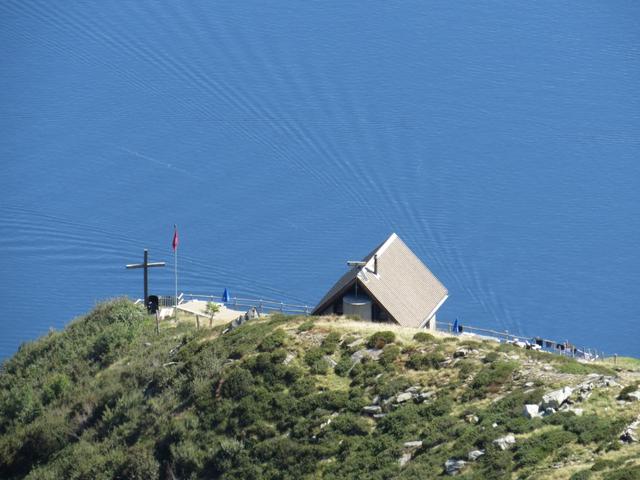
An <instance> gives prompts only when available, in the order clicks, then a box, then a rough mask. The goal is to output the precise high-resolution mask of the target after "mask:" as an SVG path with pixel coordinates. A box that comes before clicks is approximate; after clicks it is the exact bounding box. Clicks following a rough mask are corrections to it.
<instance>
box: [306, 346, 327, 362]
mask: <svg viewBox="0 0 640 480" xmlns="http://www.w3.org/2000/svg"><path fill="white" fill-rule="evenodd" d="M322 358H324V351H323V350H322V348H320V347H313V348H310V349H309V350H307V352H306V353H305V354H304V362H305V363H306V364H307V365H308V366H311V365H313V364H314V363H316V362H317V361H319V360H322Z"/></svg>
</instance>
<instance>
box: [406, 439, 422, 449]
mask: <svg viewBox="0 0 640 480" xmlns="http://www.w3.org/2000/svg"><path fill="white" fill-rule="evenodd" d="M420 447H422V440H413V441H412V442H404V448H408V449H412V450H415V449H416V448H420Z"/></svg>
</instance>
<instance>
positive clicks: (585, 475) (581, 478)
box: [569, 470, 591, 480]
mask: <svg viewBox="0 0 640 480" xmlns="http://www.w3.org/2000/svg"><path fill="white" fill-rule="evenodd" d="M590 478H591V472H590V471H589V470H578V471H577V472H576V473H574V474H573V475H571V476H570V477H569V480H589V479H590Z"/></svg>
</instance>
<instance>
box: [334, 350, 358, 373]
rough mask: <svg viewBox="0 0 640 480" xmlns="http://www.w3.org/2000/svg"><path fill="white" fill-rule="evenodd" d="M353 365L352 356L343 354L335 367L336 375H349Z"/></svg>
mask: <svg viewBox="0 0 640 480" xmlns="http://www.w3.org/2000/svg"><path fill="white" fill-rule="evenodd" d="M352 366H353V361H352V360H351V356H350V355H342V356H341V357H340V360H339V361H338V363H337V365H336V366H335V367H334V371H335V372H336V375H338V376H340V377H346V376H347V375H349V371H350V370H351V367H352Z"/></svg>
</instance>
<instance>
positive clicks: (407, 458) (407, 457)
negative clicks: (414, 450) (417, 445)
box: [398, 452, 411, 467]
mask: <svg viewBox="0 0 640 480" xmlns="http://www.w3.org/2000/svg"><path fill="white" fill-rule="evenodd" d="M410 460H411V453H409V452H407V453H403V454H402V456H401V457H400V458H399V459H398V463H400V467H404V466H405V465H406V464H407V463H409V461H410Z"/></svg>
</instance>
